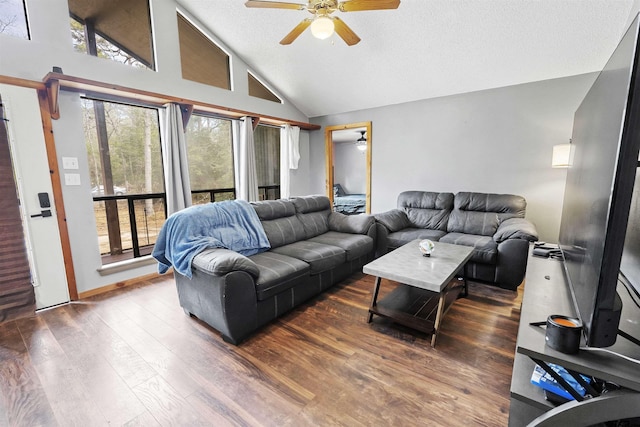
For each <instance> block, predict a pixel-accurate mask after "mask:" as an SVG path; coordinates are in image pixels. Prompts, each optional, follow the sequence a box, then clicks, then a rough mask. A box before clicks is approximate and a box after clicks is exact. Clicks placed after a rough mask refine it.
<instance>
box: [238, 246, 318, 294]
mask: <svg viewBox="0 0 640 427" xmlns="http://www.w3.org/2000/svg"><path fill="white" fill-rule="evenodd" d="M249 258H250V260H251V261H252V262H253V263H254V264H255V265H256V266H257V268H258V271H259V276H258V278H257V280H256V293H257V295H258V300H260V301H262V300H264V299H267V298H269V297H272V296H273V295H275V294H279V293H280V292H282V291H285V290H287V289H289V288H291V287H292V286H294V285H295V284H296V280H295V279H298V278H301V277H305V276H308V275H309V270H310V267H309V264H307V263H306V262H303V261H300V260H299V259H297V258H292V257H288V256H286V255H281V254H277V253H274V252H272V251H268V252H262V253H259V254H256V255H252V256H250V257H249Z"/></svg>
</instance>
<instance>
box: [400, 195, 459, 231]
mask: <svg viewBox="0 0 640 427" xmlns="http://www.w3.org/2000/svg"><path fill="white" fill-rule="evenodd" d="M398 209H401V210H403V211H405V212H406V213H407V217H408V218H409V221H410V222H411V225H412V226H413V227H415V228H429V229H431V230H442V231H446V230H447V223H448V221H449V214H450V213H451V210H452V209H453V193H435V192H429V191H404V192H402V193H400V195H399V196H398Z"/></svg>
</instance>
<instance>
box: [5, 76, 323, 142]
mask: <svg viewBox="0 0 640 427" xmlns="http://www.w3.org/2000/svg"><path fill="white" fill-rule="evenodd" d="M0 82H1V80H0ZM43 83H44V85H45V86H46V87H50V86H51V85H53V84H59V85H60V89H64V90H68V91H75V92H82V93H85V92H92V93H99V94H102V95H107V96H115V97H119V98H120V99H122V100H129V102H131V101H136V102H139V101H144V102H149V103H151V104H160V105H163V104H166V103H169V102H174V103H177V104H181V105H192V106H193V109H194V111H196V112H201V111H202V112H207V113H213V114H219V115H220V116H222V117H226V118H229V119H239V118H241V117H244V116H250V117H258V118H260V121H261V123H268V124H271V125H275V126H282V125H284V124H287V123H288V124H290V125H291V126H298V127H299V128H300V129H304V130H318V129H320V126H319V125H315V124H311V123H307V122H298V121H293V120H287V119H282V118H279V117H273V116H264V115H260V114H256V113H251V112H249V111H243V110H236V109H233V108H228V107H223V106H219V105H214V104H208V103H204V102H199V101H194V100H190V99H185V98H178V97H174V96H170V95H163V94H159V93H156V92H149V91H145V90H140V89H133V88H128V87H124V86H119V85H113V84H108V83H104V82H99V81H95V80H89V79H85V78H82V77H74V76H69V75H66V74H62V73H57V72H51V73H47V75H46V76H45V77H44V79H43Z"/></svg>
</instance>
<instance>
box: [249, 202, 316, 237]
mask: <svg viewBox="0 0 640 427" xmlns="http://www.w3.org/2000/svg"><path fill="white" fill-rule="evenodd" d="M251 205H252V206H253V208H254V209H255V211H256V213H257V214H258V218H260V222H262V228H264V232H265V233H266V235H267V239H269V243H270V244H271V247H272V248H277V247H279V246H283V245H286V244H289V243H293V242H297V241H299V240H304V239H305V238H306V236H307V233H306V231H305V229H304V226H303V225H302V222H301V221H300V219H299V218H298V217H297V216H296V208H295V206H294V205H293V203H292V202H291V201H289V200H265V201H262V202H252V203H251Z"/></svg>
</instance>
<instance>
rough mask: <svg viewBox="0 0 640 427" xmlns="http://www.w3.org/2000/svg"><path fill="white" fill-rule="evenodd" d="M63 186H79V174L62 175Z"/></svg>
mask: <svg viewBox="0 0 640 427" xmlns="http://www.w3.org/2000/svg"><path fill="white" fill-rule="evenodd" d="M64 184H65V185H80V174H79V173H65V174H64Z"/></svg>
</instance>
